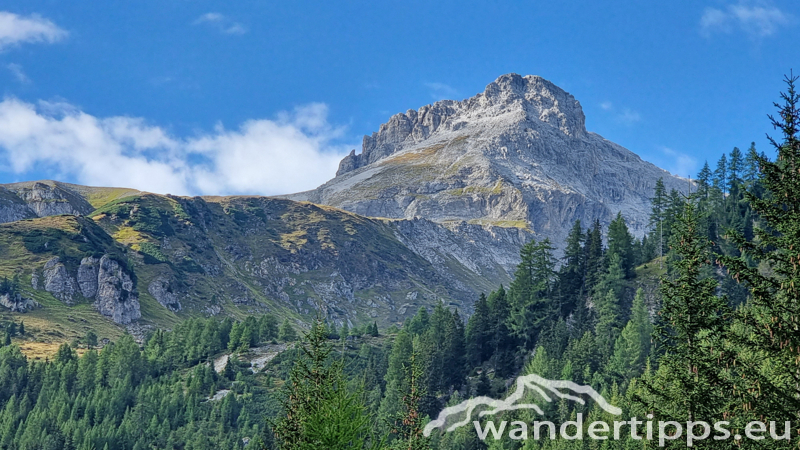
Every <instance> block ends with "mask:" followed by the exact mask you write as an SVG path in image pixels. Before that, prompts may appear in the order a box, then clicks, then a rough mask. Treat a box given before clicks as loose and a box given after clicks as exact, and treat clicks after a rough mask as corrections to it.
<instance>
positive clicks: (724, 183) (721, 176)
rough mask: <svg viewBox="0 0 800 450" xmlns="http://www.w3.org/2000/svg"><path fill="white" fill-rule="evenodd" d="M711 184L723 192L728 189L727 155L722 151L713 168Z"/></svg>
mask: <svg viewBox="0 0 800 450" xmlns="http://www.w3.org/2000/svg"><path fill="white" fill-rule="evenodd" d="M713 180H714V182H713V185H714V187H715V188H717V189H718V190H719V191H720V192H722V193H723V194H725V193H727V189H728V156H727V155H725V154H724V153H723V154H722V157H721V158H720V159H719V161H717V168H716V169H715V170H714V179H713Z"/></svg>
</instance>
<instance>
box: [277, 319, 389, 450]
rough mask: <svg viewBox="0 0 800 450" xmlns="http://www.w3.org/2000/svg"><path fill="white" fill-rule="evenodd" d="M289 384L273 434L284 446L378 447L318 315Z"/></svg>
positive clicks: (367, 420) (281, 445) (361, 404)
mask: <svg viewBox="0 0 800 450" xmlns="http://www.w3.org/2000/svg"><path fill="white" fill-rule="evenodd" d="M300 349H301V351H302V353H301V355H300V357H299V358H297V359H296V360H295V362H294V366H293V368H292V372H291V374H290V377H289V382H288V384H287V386H288V387H287V393H286V399H285V400H284V402H283V414H282V415H281V419H280V420H278V421H277V422H276V423H275V425H274V427H273V433H274V435H275V438H276V440H277V442H278V443H279V445H280V448H281V449H286V450H289V449H298V450H306V449H309V450H311V449H319V450H323V449H325V450H327V449H331V450H333V449H359V448H376V449H377V448H379V445H380V442H377V441H376V440H375V439H372V440H371V441H372V442H371V443H370V435H371V430H372V424H371V421H370V419H369V417H368V415H367V414H366V409H365V406H364V404H363V403H362V398H361V395H360V393H359V392H349V391H348V389H347V383H346V381H345V377H344V372H343V369H344V365H343V361H342V360H341V359H332V358H331V353H332V351H333V349H332V347H331V344H329V343H328V335H327V333H326V331H325V324H324V322H323V321H322V320H321V319H317V320H316V321H315V322H314V325H313V326H312V327H311V331H309V333H308V334H307V335H305V337H304V339H303V342H302V346H301V347H300Z"/></svg>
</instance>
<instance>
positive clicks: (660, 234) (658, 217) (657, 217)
mask: <svg viewBox="0 0 800 450" xmlns="http://www.w3.org/2000/svg"><path fill="white" fill-rule="evenodd" d="M650 205H651V212H650V229H651V230H653V231H652V235H653V238H654V239H656V240H657V242H658V245H657V246H656V247H657V248H658V255H657V256H659V257H660V256H662V255H663V254H664V253H665V249H666V242H664V239H665V237H666V236H664V221H665V220H666V218H667V208H668V207H669V197H668V195H667V189H666V188H665V187H664V180H663V179H661V178H659V179H658V180H657V181H656V187H655V190H654V191H653V197H652V198H651V199H650Z"/></svg>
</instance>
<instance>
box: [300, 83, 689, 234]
mask: <svg viewBox="0 0 800 450" xmlns="http://www.w3.org/2000/svg"><path fill="white" fill-rule="evenodd" d="M659 178H663V179H664V184H665V185H666V187H667V189H668V190H669V189H677V190H678V191H682V192H684V191H687V190H688V188H689V182H688V181H687V180H683V179H680V178H678V177H674V176H672V175H670V174H669V173H668V172H666V171H664V170H662V169H659V168H658V167H656V166H654V165H653V164H650V163H648V162H646V161H643V160H642V159H641V158H639V157H638V156H637V155H636V154H634V153H633V152H631V151H629V150H627V149H625V148H623V147H621V146H619V145H617V144H614V143H613V142H609V141H607V140H605V139H603V138H602V137H601V136H599V135H597V134H595V133H592V132H589V131H587V130H586V127H585V116H584V114H583V110H582V108H581V105H580V103H579V102H578V100H576V99H575V98H574V97H573V96H572V95H570V94H569V93H567V92H565V91H564V90H562V89H560V88H559V87H558V86H556V85H554V84H553V83H551V82H549V81H547V80H545V79H543V78H541V77H536V76H525V77H522V76H519V75H517V74H508V75H503V76H501V77H499V78H498V79H497V80H495V81H494V82H492V83H490V84H489V85H488V86H487V87H486V89H485V91H484V92H482V93H480V94H477V95H476V96H474V97H472V98H469V99H467V100H463V101H452V100H444V101H440V102H436V103H434V104H432V105H428V106H423V107H422V108H420V109H418V110H409V111H407V112H406V113H401V114H397V115H395V116H392V117H391V118H390V119H389V121H388V122H387V123H385V124H383V125H381V127H380V129H379V130H378V131H377V132H376V133H373V134H372V135H371V136H365V137H364V142H363V145H362V150H361V153H359V154H357V153H356V152H355V151H353V152H351V153H350V155H348V156H347V157H345V158H344V159H343V160H342V162H341V164H340V166H339V171H338V172H337V175H336V177H335V178H334V179H332V180H331V181H329V182H327V183H325V184H323V185H322V186H320V187H319V188H317V189H315V190H313V191H308V192H303V193H299V194H294V195H289V196H286V198H290V199H293V200H307V201H311V202H314V203H321V204H326V205H332V206H335V207H339V208H343V209H346V210H348V211H352V212H355V213H357V214H361V215H366V216H372V217H389V218H397V219H413V218H415V217H421V218H424V219H429V220H431V221H433V222H436V223H439V224H443V225H447V224H448V223H458V222H467V223H468V224H476V225H480V226H484V227H494V228H497V227H515V228H523V229H526V230H528V231H530V232H531V233H533V235H535V236H537V237H538V238H544V237H547V238H550V239H551V241H552V242H553V244H555V245H556V246H560V245H562V243H563V241H564V238H565V237H566V233H567V232H568V230H569V229H570V227H571V226H572V224H573V223H574V221H575V220H578V219H579V220H581V222H582V223H583V224H584V226H588V225H589V224H590V223H592V222H593V221H594V220H595V219H598V220H600V222H601V223H602V224H603V225H608V223H610V221H611V220H612V219H613V218H614V216H615V215H616V214H617V213H622V215H623V216H624V217H625V219H626V221H627V223H628V226H629V227H630V229H631V231H632V232H633V234H634V235H636V236H638V237H641V236H642V235H643V234H644V233H645V232H646V230H647V227H648V221H649V208H650V201H649V197H650V196H652V192H653V188H654V185H655V182H656V180H658V179H659ZM419 244H420V245H424V244H425V243H424V242H421V243H419Z"/></svg>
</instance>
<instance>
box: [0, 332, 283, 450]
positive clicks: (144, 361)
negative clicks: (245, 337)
mask: <svg viewBox="0 0 800 450" xmlns="http://www.w3.org/2000/svg"><path fill="white" fill-rule="evenodd" d="M191 322H192V323H191V324H189V325H187V326H180V327H179V329H176V330H175V331H173V332H163V331H158V332H156V333H154V335H153V336H152V337H151V338H150V339H149V340H148V342H147V344H146V346H145V349H144V350H142V349H140V348H139V346H138V345H137V344H136V342H134V341H133V339H132V338H131V337H130V336H126V337H124V338H123V339H121V340H120V341H118V342H117V343H115V344H109V345H106V346H105V347H104V348H103V350H102V351H100V352H98V351H95V350H89V351H87V352H86V353H85V354H84V355H83V356H82V357H80V358H78V357H77V355H76V354H75V352H74V351H73V350H72V349H71V348H70V347H69V346H67V345H63V346H61V348H59V350H58V353H57V355H56V356H55V357H54V358H53V360H52V361H50V362H46V363H36V362H31V361H28V360H26V359H25V357H24V356H23V355H22V354H21V353H20V352H19V349H18V348H17V347H16V346H9V347H4V348H2V349H0V405H2V409H0V448H4V449H15V450H33V449H42V448H53V449H59V450H61V449H75V450H78V449H88V448H96V449H102V448H108V449H114V450H134V449H146V448H169V449H174V450H178V449H189V448H191V449H209V450H210V449H216V448H225V449H241V448H243V445H242V439H243V438H245V437H247V438H253V437H255V436H258V435H259V434H260V433H261V428H262V426H261V424H262V423H263V421H264V420H265V416H267V415H269V416H274V415H276V414H277V408H276V407H277V405H276V403H275V401H274V400H273V399H271V397H270V396H269V395H268V394H267V393H266V392H265V391H264V389H263V388H262V387H260V384H259V382H258V381H257V379H256V378H255V376H254V375H252V374H248V373H249V371H243V372H241V375H238V376H237V380H239V381H237V385H236V386H237V387H236V388H235V390H234V391H231V393H230V394H228V395H227V396H225V397H224V398H223V399H221V400H214V401H208V400H207V399H206V398H207V397H209V396H210V395H212V394H213V393H215V392H217V391H218V390H219V389H223V388H226V389H229V388H231V385H230V383H229V382H228V381H226V380H223V379H221V378H220V377H218V376H217V375H216V373H215V372H214V370H213V368H211V367H208V366H206V365H205V364H196V363H195V362H194V361H193V360H194V359H195V358H194V357H190V356H189V355H188V353H198V350H197V349H196V348H195V346H199V345H201V343H200V340H201V339H199V338H198V336H200V335H201V334H202V332H203V331H204V330H208V329H219V328H220V323H219V322H217V321H214V320H207V321H206V320H203V321H191ZM187 344H188V345H187ZM220 345H221V342H220V343H217V344H214V346H215V347H216V349H211V348H207V349H205V350H204V351H203V352H202V353H208V352H215V351H217V350H218V349H219V346H220Z"/></svg>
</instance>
